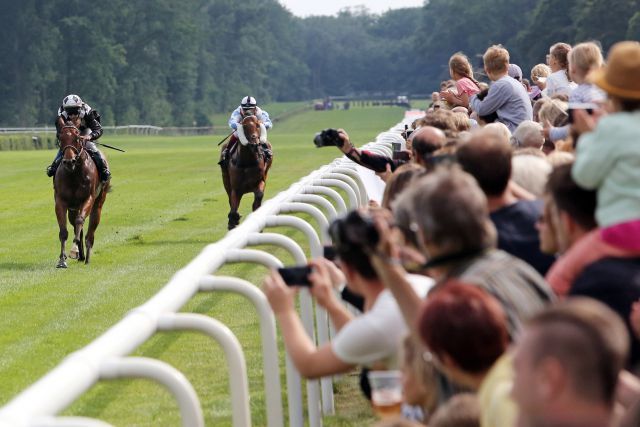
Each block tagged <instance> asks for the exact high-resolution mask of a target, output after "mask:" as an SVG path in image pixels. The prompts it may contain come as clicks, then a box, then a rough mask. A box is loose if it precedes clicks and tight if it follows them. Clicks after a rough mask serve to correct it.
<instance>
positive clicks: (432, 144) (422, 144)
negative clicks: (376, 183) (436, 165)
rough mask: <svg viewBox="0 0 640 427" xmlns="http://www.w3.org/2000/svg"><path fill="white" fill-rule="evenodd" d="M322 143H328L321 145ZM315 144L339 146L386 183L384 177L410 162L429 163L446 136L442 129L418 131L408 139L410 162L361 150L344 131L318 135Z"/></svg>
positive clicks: (349, 156) (427, 127)
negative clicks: (377, 174) (429, 159)
mask: <svg viewBox="0 0 640 427" xmlns="http://www.w3.org/2000/svg"><path fill="white" fill-rule="evenodd" d="M331 131H333V132H335V133H333V132H331ZM321 141H325V142H327V143H326V144H324V145H319V143H320V142H321ZM314 143H315V144H316V146H319V147H320V146H325V145H335V146H337V147H338V148H339V149H340V151H342V152H343V153H344V154H345V155H346V156H347V157H348V158H349V159H351V160H353V161H354V162H356V163H357V164H359V165H360V166H363V167H365V168H368V169H371V170H373V171H375V172H377V173H379V174H380V175H379V176H380V177H381V178H382V179H383V180H384V181H386V179H385V177H384V176H382V175H387V174H388V173H389V172H393V171H395V170H396V169H397V168H398V167H399V166H401V165H403V164H406V163H408V162H414V163H417V164H419V165H421V166H425V165H426V162H427V160H426V159H427V158H428V157H429V156H431V154H432V153H433V152H435V151H437V150H438V149H440V148H442V147H443V146H444V144H445V143H446V136H445V134H444V132H442V131H441V130H440V129H437V128H434V127H431V126H423V127H421V128H418V129H416V130H415V131H414V132H412V133H411V135H410V136H409V138H408V139H407V149H408V150H409V160H401V159H392V158H390V157H387V156H383V155H380V154H376V153H373V152H370V151H367V150H360V149H358V148H356V147H355V146H354V145H353V144H352V143H351V140H350V139H349V135H348V134H347V132H346V131H345V130H344V129H338V130H334V129H327V130H325V131H323V132H321V133H319V134H318V135H316V138H315V139H314Z"/></svg>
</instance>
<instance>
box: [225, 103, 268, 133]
mask: <svg viewBox="0 0 640 427" xmlns="http://www.w3.org/2000/svg"><path fill="white" fill-rule="evenodd" d="M240 110H241V108H240V107H238V108H236V109H235V110H233V113H231V117H229V127H230V128H231V129H233V130H236V129H237V128H238V123H240V122H242V119H243V118H244V116H243V115H242V113H241V112H240ZM256 116H257V117H258V120H260V121H261V122H262V124H264V127H265V128H267V130H268V129H271V128H272V127H273V123H271V119H270V118H269V113H267V112H266V111H264V110H262V109H260V108H258V107H256Z"/></svg>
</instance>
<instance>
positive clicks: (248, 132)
mask: <svg viewBox="0 0 640 427" xmlns="http://www.w3.org/2000/svg"><path fill="white" fill-rule="evenodd" d="M238 139H239V140H240V143H241V144H242V145H245V146H247V145H248V146H251V147H257V146H258V144H259V143H261V142H262V143H264V142H266V140H267V129H266V128H265V127H264V125H263V124H262V123H260V121H259V120H258V117H256V116H245V118H244V119H242V123H241V124H240V126H238Z"/></svg>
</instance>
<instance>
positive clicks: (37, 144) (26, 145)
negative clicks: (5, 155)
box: [0, 133, 57, 151]
mask: <svg viewBox="0 0 640 427" xmlns="http://www.w3.org/2000/svg"><path fill="white" fill-rule="evenodd" d="M53 148H57V145H56V136H55V134H53V133H47V134H24V133H23V134H17V133H16V134H10V135H0V151H12V150H14V151H15V150H51V149H53Z"/></svg>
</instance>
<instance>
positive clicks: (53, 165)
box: [47, 150, 62, 176]
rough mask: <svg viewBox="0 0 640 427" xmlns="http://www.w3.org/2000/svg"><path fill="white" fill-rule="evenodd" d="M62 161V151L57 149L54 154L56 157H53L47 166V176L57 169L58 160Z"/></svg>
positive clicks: (54, 172)
mask: <svg viewBox="0 0 640 427" xmlns="http://www.w3.org/2000/svg"><path fill="white" fill-rule="evenodd" d="M61 161H62V151H60V150H58V153H57V154H56V158H55V159H53V163H51V165H50V166H47V176H54V175H55V174H56V171H57V170H58V166H60V162H61Z"/></svg>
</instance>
